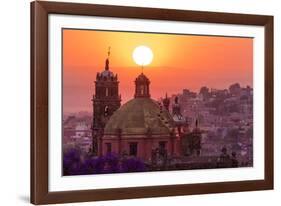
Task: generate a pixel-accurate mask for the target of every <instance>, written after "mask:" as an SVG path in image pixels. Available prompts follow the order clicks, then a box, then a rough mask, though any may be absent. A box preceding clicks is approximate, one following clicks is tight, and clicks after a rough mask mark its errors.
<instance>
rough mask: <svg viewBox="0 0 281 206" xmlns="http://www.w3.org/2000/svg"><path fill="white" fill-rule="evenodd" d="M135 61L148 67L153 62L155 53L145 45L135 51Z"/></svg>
mask: <svg viewBox="0 0 281 206" xmlns="http://www.w3.org/2000/svg"><path fill="white" fill-rule="evenodd" d="M133 59H134V61H135V63H136V64H137V65H140V66H146V65H149V64H150V63H151V62H152V59H153V52H152V50H151V49H150V48H149V47H147V46H144V45H141V46H137V47H136V48H135V49H134V51H133Z"/></svg>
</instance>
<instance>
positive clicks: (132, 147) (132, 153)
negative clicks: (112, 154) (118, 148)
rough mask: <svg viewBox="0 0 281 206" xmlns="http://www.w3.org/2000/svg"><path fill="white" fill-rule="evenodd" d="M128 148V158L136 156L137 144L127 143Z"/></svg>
mask: <svg viewBox="0 0 281 206" xmlns="http://www.w3.org/2000/svg"><path fill="white" fill-rule="evenodd" d="M129 147H130V153H129V155H130V156H137V154H138V143H137V142H131V143H129Z"/></svg>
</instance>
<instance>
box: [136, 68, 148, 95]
mask: <svg viewBox="0 0 281 206" xmlns="http://www.w3.org/2000/svg"><path fill="white" fill-rule="evenodd" d="M149 84H150V80H149V79H148V78H147V77H146V76H145V75H144V74H143V73H141V74H140V75H139V76H138V77H137V78H136V80H135V85H136V88H135V98H150V92H149Z"/></svg>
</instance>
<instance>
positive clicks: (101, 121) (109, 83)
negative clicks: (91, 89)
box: [92, 47, 121, 154]
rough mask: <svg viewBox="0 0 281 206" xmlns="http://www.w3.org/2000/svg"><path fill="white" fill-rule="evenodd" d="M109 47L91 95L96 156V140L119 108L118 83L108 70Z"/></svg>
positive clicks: (94, 151) (115, 76) (116, 77)
mask: <svg viewBox="0 0 281 206" xmlns="http://www.w3.org/2000/svg"><path fill="white" fill-rule="evenodd" d="M109 56H110V47H109V48H108V53H107V58H106V61H105V67H104V70H103V71H102V72H101V73H99V72H98V73H97V75H96V81H95V93H94V95H93V99H92V102H93V124H92V136H93V148H92V149H93V153H94V154H98V139H99V138H101V136H102V134H103V129H104V127H105V125H106V123H107V121H108V120H109V118H110V116H111V115H112V114H113V113H114V112H115V111H116V110H117V109H118V108H119V107H120V105H121V96H120V95H119V89H118V87H119V81H118V76H117V74H115V75H114V73H113V72H111V71H110V68H109Z"/></svg>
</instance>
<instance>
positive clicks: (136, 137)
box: [92, 58, 201, 162]
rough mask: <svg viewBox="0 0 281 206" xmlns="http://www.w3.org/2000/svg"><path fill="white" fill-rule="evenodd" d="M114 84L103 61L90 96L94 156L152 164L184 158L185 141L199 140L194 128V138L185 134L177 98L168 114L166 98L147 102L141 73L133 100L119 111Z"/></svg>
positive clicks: (148, 97)
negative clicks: (116, 157)
mask: <svg viewBox="0 0 281 206" xmlns="http://www.w3.org/2000/svg"><path fill="white" fill-rule="evenodd" d="M118 84H119V81H118V77H117V75H114V74H113V73H112V72H111V71H110V70H109V59H108V58H107V60H106V65H105V70H104V71H103V72H101V73H98V74H97V76H96V81H95V95H93V127H92V131H93V153H94V154H95V155H100V156H101V155H106V154H107V153H115V154H118V155H120V156H135V157H138V158H141V159H142V160H144V161H150V162H153V161H154V159H155V158H156V157H161V158H162V159H165V158H166V159H167V157H168V156H169V157H175V156H181V155H186V154H188V152H187V151H190V144H189V141H188V140H189V139H190V140H191V139H192V140H193V142H197V143H198V142H199V143H200V141H195V140H194V139H196V140H198V139H200V138H201V137H200V134H199V133H200V132H199V129H198V128H197V127H196V128H197V129H196V132H197V133H196V135H197V136H196V137H195V136H194V135H192V133H191V132H190V131H189V129H188V123H187V122H186V120H185V118H184V117H183V116H182V115H181V108H180V104H179V102H178V99H177V98H176V99H175V102H174V103H173V104H172V105H171V106H172V109H171V112H170V99H169V98H168V96H167V94H166V97H165V98H164V99H163V101H162V102H157V101H155V100H153V99H152V98H151V95H150V80H149V78H148V77H147V76H146V75H144V74H143V73H141V74H140V75H139V76H138V77H137V78H136V79H135V94H134V98H133V99H131V100H129V101H128V102H126V103H125V104H123V105H122V106H121V107H120V105H121V96H120V95H119V94H118ZM194 131H195V130H194ZM198 134H199V135H198ZM190 137H193V138H190ZM187 138H188V139H187ZM197 148H199V147H197ZM199 154H200V152H197V155H199Z"/></svg>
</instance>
